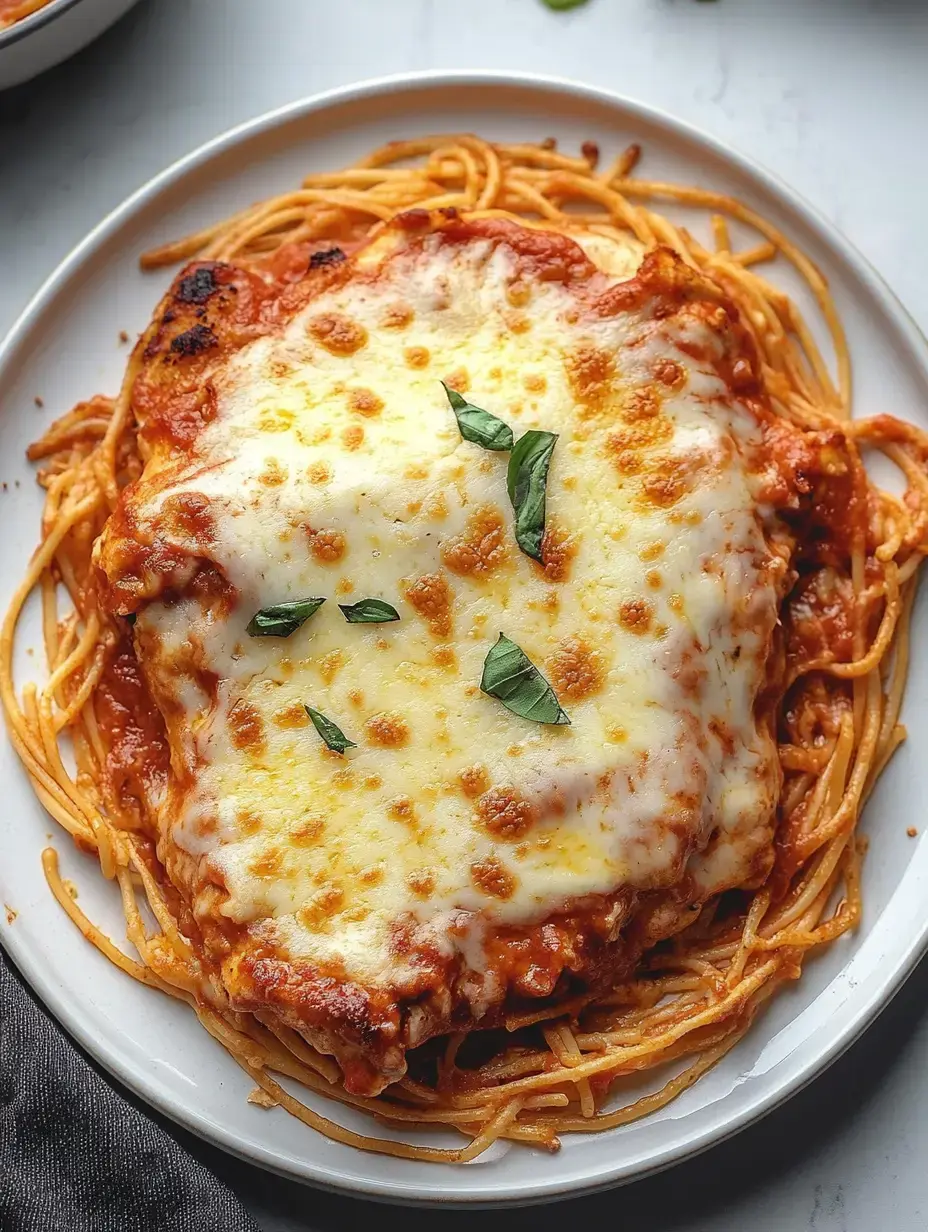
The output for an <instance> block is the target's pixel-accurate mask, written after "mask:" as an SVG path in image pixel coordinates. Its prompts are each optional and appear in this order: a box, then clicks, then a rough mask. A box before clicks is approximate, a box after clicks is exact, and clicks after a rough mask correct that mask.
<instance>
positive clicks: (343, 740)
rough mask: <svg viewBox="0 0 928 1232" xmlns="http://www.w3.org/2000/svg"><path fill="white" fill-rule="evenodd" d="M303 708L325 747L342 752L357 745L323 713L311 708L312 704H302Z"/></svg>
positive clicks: (334, 751)
mask: <svg viewBox="0 0 928 1232" xmlns="http://www.w3.org/2000/svg"><path fill="white" fill-rule="evenodd" d="M303 709H304V710H305V711H306V713H307V714H308V715H309V717H310V718H311V719H312V721H313V727H315V729H316V731H317V732H318V733H319V735H320V736H321V737H322V739H323V741H324V743H325V746H326V748H327V749H331V750H332V752H333V753H344V752H345V750H346V749H356V748H357V747H358V746H357V745H356V744H355V742H354V741H353V740H349V739H348V737H347V736H346V735H345V733H344V732H343V731H342V729H341V728H340V727H337V726H336V725H335V724H334V723H333V722H332V720H331V719H327V718H326V717H325V715H324V714H320V713H319V711H318V710H313V708H312V706H305V705H304V707H303Z"/></svg>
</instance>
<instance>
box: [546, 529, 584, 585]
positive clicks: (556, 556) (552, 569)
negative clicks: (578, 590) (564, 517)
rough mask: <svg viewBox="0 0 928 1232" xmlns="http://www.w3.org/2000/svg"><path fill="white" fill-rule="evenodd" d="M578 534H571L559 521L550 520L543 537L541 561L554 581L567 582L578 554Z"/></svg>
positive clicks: (548, 575) (549, 577)
mask: <svg viewBox="0 0 928 1232" xmlns="http://www.w3.org/2000/svg"><path fill="white" fill-rule="evenodd" d="M577 546H578V545H577V539H576V536H574V535H571V534H569V533H568V532H567V531H566V530H565V529H564V527H563V526H560V525H559V524H558V523H557V522H549V523H548V524H547V526H546V527H545V533H544V534H543V535H542V538H541V561H542V565H543V566H544V571H545V574H546V575H547V577H548V579H549V580H550V581H552V582H566V581H567V579H568V578H569V577H570V567H571V564H572V562H573V559H574V557H575V556H576V555H577Z"/></svg>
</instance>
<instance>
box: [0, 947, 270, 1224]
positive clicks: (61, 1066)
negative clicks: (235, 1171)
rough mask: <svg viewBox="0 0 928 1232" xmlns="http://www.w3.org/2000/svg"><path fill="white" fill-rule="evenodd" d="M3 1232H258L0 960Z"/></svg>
mask: <svg viewBox="0 0 928 1232" xmlns="http://www.w3.org/2000/svg"><path fill="white" fill-rule="evenodd" d="M0 1232H259V1229H258V1226H257V1224H256V1223H255V1222H254V1221H253V1220H252V1219H251V1217H250V1216H249V1215H248V1213H247V1212H246V1210H245V1209H244V1207H243V1206H242V1205H241V1204H240V1203H239V1201H238V1199H237V1198H236V1197H235V1196H234V1194H233V1193H232V1192H231V1190H229V1189H228V1188H227V1187H226V1186H225V1185H223V1184H222V1183H221V1182H220V1181H219V1180H217V1178H216V1177H215V1176H213V1174H212V1173H211V1172H210V1171H209V1170H208V1169H207V1168H205V1167H203V1165H202V1164H200V1163H198V1162H197V1161H196V1160H195V1159H194V1158H193V1157H192V1156H191V1155H190V1154H188V1152H187V1151H185V1150H184V1148H183V1147H182V1146H180V1145H179V1143H177V1142H175V1140H174V1139H173V1138H172V1137H171V1136H170V1134H168V1133H166V1132H165V1131H164V1130H163V1129H162V1128H161V1127H160V1126H159V1125H157V1124H155V1122H154V1121H152V1120H151V1119H150V1118H149V1117H147V1116H145V1115H144V1114H143V1113H142V1112H140V1111H139V1110H138V1109H137V1108H135V1107H134V1106H133V1104H131V1103H130V1102H129V1100H127V1099H126V1098H124V1097H123V1096H122V1095H120V1094H119V1093H118V1092H117V1091H116V1090H115V1089H114V1088H113V1087H112V1086H110V1084H109V1082H108V1081H107V1080H106V1079H104V1078H102V1077H101V1076H100V1074H98V1073H97V1071H96V1070H95V1069H94V1068H93V1067H92V1066H91V1065H90V1064H89V1063H88V1062H87V1061H86V1060H85V1059H84V1057H83V1055H82V1054H81V1053H80V1052H79V1051H78V1049H77V1047H76V1046H75V1045H74V1044H72V1043H71V1041H70V1040H69V1039H68V1038H67V1036H65V1035H64V1033H63V1032H62V1031H61V1029H60V1028H59V1027H58V1026H57V1025H56V1024H55V1023H54V1022H53V1021H52V1020H51V1019H50V1018H49V1017H48V1015H47V1014H46V1013H45V1011H44V1010H43V1009H42V1008H41V1007H40V1006H39V1005H38V1004H37V1002H36V1001H35V999H34V998H33V996H32V994H31V993H30V992H29V991H28V990H27V989H26V987H25V985H24V984H23V983H22V981H21V979H20V977H19V975H18V974H17V973H16V972H15V971H14V969H13V966H12V964H11V963H10V961H9V959H8V958H7V957H6V955H5V954H4V953H3V951H2V950H0Z"/></svg>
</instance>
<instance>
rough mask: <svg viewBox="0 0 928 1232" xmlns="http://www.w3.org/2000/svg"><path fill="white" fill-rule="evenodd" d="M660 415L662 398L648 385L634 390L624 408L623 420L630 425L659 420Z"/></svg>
mask: <svg viewBox="0 0 928 1232" xmlns="http://www.w3.org/2000/svg"><path fill="white" fill-rule="evenodd" d="M660 413H661V400H660V396H659V395H658V394H657V393H656V391H655V390H653V389H652V388H651V387H650V386H648V385H645V386H643V387H642V388H641V389H635V390H632V391H631V393H630V394H629V395H628V398H627V399H626V402H625V405H624V406H623V408H622V418H623V419H624V420H625V422H626V423H630V424H631V423H644V422H645V421H647V420H649V419H657V418H658V416H659V415H660Z"/></svg>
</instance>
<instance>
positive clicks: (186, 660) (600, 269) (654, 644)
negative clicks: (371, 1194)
mask: <svg viewBox="0 0 928 1232" xmlns="http://www.w3.org/2000/svg"><path fill="white" fill-rule="evenodd" d="M526 237H528V238H526ZM543 247H544V246H543V244H542V242H541V241H540V240H539V239H538V238H537V233H536V234H535V235H534V236H532V235H530V234H529V233H528V232H527V231H525V232H523V231H522V229H521V228H518V227H515V226H513V225H507V226H503V225H502V224H500V225H499V226H494V225H491V224H486V225H484V226H482V227H481V226H478V225H477V224H476V223H475V224H473V225H472V226H470V227H468V226H467V225H466V224H463V223H461V224H458V225H457V229H455V227H454V226H452V225H450V224H449V225H447V226H444V227H436V226H434V225H433V226H432V227H424V229H422V230H417V229H416V228H415V227H410V226H408V225H407V226H403V225H397V226H391V227H388V228H386V229H385V230H384V231H383V232H382V234H381V235H380V237H379V238H377V239H376V240H375V241H373V242H372V243H370V244H369V245H368V246H367V247H365V248H363V249H362V250H361V251H360V252H359V253H357V254H356V255H355V256H354V257H353V258H352V259H351V260H350V261H348V262H345V263H343V264H344V268H343V270H342V271H341V273H340V276H339V277H338V278H336V279H334V281H331V282H330V284H329V285H328V286H324V287H323V288H322V289H321V290H320V291H319V292H318V293H317V294H314V295H313V296H312V297H310V298H309V299H308V302H306V303H305V304H303V305H302V306H301V307H299V308H298V310H296V311H294V312H293V313H292V314H290V315H287V314H281V317H280V320H279V321H277V322H275V323H272V324H271V325H267V324H265V326H264V327H263V328H262V330H261V331H258V332H257V334H256V336H255V337H254V338H253V340H251V341H246V342H245V344H244V345H242V346H241V347H240V348H239V349H238V350H236V351H234V353H231V354H224V355H223V356H222V357H221V360H220V361H218V362H217V363H216V364H215V365H214V366H213V368H212V369H210V370H209V375H208V381H207V384H208V386H209V395H210V397H211V399H212V411H211V414H210V416H209V417H206V416H204V417H203V422H202V423H201V424H200V425H199V427H198V430H197V432H196V433H195V435H194V436H193V437H192V438H191V440H190V442H189V443H188V444H186V445H185V446H184V447H183V448H178V447H172V448H171V449H158V448H153V447H149V449H148V452H149V455H150V456H149V459H148V464H147V467H146V471H145V474H144V476H143V479H142V481H141V482H140V483H139V484H138V485H136V486H135V487H134V488H132V489H130V490H129V491H128V492H127V493H126V494H125V495H124V497H123V500H122V508H121V509H120V510H119V511H118V512H117V515H116V516H115V517H114V519H113V520H112V522H111V523H110V525H109V526H108V527H107V528H106V530H105V531H104V534H103V536H102V537H101V540H100V541H99V542H98V545H97V549H96V559H97V563H98V565H99V567H100V569H101V571H102V573H103V574H104V575H105V578H106V582H107V584H108V586H109V587H110V590H111V594H112V596H113V606H114V607H116V608H117V610H129V608H130V607H131V608H134V609H137V611H138V616H137V621H136V624H135V640H136V648H137V653H138V656H139V659H140V662H141V664H142V666H143V669H144V672H145V675H146V679H147V681H148V683H149V687H150V688H151V691H152V693H153V696H154V698H155V700H156V702H157V704H158V706H159V708H160V709H161V711H162V713H163V714H164V716H165V719H166V722H167V726H168V732H169V736H170V741H171V749H172V767H173V773H172V782H171V785H170V788H169V790H168V792H167V794H166V796H165V798H164V799H163V800H162V801H161V802H160V805H159V817H158V826H159V832H160V843H159V852H160V854H161V857H162V859H163V860H164V862H165V865H166V866H167V868H168V870H169V872H170V873H171V875H172V878H173V879H174V880H175V881H176V882H179V883H180V888H181V889H182V891H183V892H184V894H185V896H186V897H187V898H188V899H189V901H190V902H191V905H192V907H193V909H194V912H195V914H198V915H199V916H200V918H201V919H204V920H205V919H208V918H209V919H212V920H213V921H219V922H221V923H228V925H229V926H230V927H231V928H232V929H233V932H232V933H230V935H234V929H235V928H236V927H237V928H238V929H239V930H240V934H239V935H240V937H242V938H244V939H243V940H239V941H236V942H234V943H230V946H229V952H228V953H227V954H226V955H225V958H224V964H225V965H224V968H223V970H224V975H225V978H226V982H227V985H228V986H229V988H230V990H231V991H233V993H234V990H235V986H236V981H237V979H238V978H239V977H238V975H237V972H238V967H239V964H240V962H241V959H242V955H243V954H244V953H245V952H246V951H247V950H248V948H249V947H255V946H258V947H263V951H262V952H267V953H273V954H275V955H278V956H281V957H282V958H283V959H284V960H285V961H286V962H288V963H291V964H304V965H308V966H307V969H309V968H311V969H312V970H315V971H319V972H324V973H325V972H329V973H333V976H334V978H336V979H337V980H342V981H348V982H355V983H357V984H358V985H361V986H363V987H365V988H368V989H371V988H373V989H380V990H383V991H384V994H385V996H387V997H388V999H394V1000H401V999H402V998H403V996H407V995H408V996H411V995H413V994H414V993H415V991H416V988H417V978H418V974H417V973H418V972H419V970H420V966H419V964H420V963H421V960H422V957H423V955H426V954H427V955H432V956H435V955H438V956H439V957H440V958H441V959H442V960H443V961H449V962H452V963H453V964H454V966H455V969H456V970H457V971H458V972H464V973H465V975H466V979H464V980H462V981H461V987H463V988H464V990H465V991H464V995H465V996H466V998H467V1000H468V1001H469V1003H470V1009H471V1012H472V1014H473V1017H474V1019H475V1021H479V1019H480V1016H481V1014H482V1013H483V1012H484V1011H485V1009H486V1007H487V1006H488V1005H490V1004H492V1003H493V1002H494V1000H497V1001H498V1000H499V997H500V996H501V991H500V988H499V975H498V972H496V971H495V970H494V968H493V965H492V963H489V962H488V961H487V959H486V954H487V952H488V947H489V945H490V943H491V941H492V938H493V936H494V933H495V932H496V931H497V930H499V929H501V928H511V927H516V926H523V925H533V924H537V923H538V922H539V921H544V920H545V919H546V918H548V917H550V916H552V915H553V914H555V913H557V912H561V911H563V910H565V909H566V908H569V907H570V906H571V905H575V904H578V903H580V904H582V903H586V902H591V901H599V900H601V899H602V900H609V898H610V896H612V898H613V899H614V898H615V896H616V895H617V894H618V893H619V892H621V891H623V890H626V889H627V890H629V891H631V892H635V893H637V892H643V891H648V890H653V889H655V888H659V887H668V886H670V887H672V886H679V885H681V883H685V886H686V892H687V894H688V895H689V896H690V898H691V899H692V900H693V901H694V902H698V901H702V900H703V899H704V898H705V897H707V896H708V895H709V894H710V893H712V892H714V891H716V890H718V889H721V888H724V887H727V886H735V885H739V884H743V883H745V882H748V881H750V879H751V878H752V877H756V876H757V875H758V872H759V871H760V872H761V873H762V872H763V870H764V868H765V867H766V866H767V865H766V863H765V862H766V861H769V855H770V846H771V839H772V824H773V814H774V808H775V801H776V798H777V793H778V790H779V777H778V776H779V772H778V768H777V759H776V755H775V744H774V740H773V736H772V734H771V731H770V730H769V725H768V724H767V723H766V721H765V720H764V718H763V716H759V715H758V713H757V699H758V695H759V692H760V690H761V689H762V687H763V685H764V683H765V679H766V671H767V660H768V655H769V652H770V646H771V638H772V635H773V630H774V626H775V624H776V620H777V611H778V601H779V594H780V589H781V585H782V578H783V574H784V572H785V568H786V566H785V564H784V560H783V559H782V557H783V553H782V552H779V553H778V552H777V551H772V550H771V536H772V534H773V531H774V529H775V526H774V523H775V516H774V513H773V510H772V508H771V507H770V506H769V505H768V504H765V502H764V498H763V482H764V466H765V461H764V451H763V432H762V423H761V418H760V416H759V414H758V411H757V408H756V407H755V406H753V405H751V404H750V403H749V402H745V401H742V400H740V399H739V398H738V397H737V396H735V394H734V393H733V392H732V388H731V385H730V383H729V381H728V380H727V378H726V374H729V375H730V372H731V367H732V364H733V363H734V362H735V361H737V360H738V359H739V356H740V355H741V351H740V349H739V348H740V345H741V344H740V342H739V340H738V336H737V333H736V331H735V329H734V326H733V322H732V320H731V316H730V314H729V313H728V312H727V311H726V308H725V307H724V304H723V303H722V302H721V298H720V296H719V294H718V293H717V291H716V290H715V288H713V287H712V286H711V285H710V284H708V283H706V282H704V281H703V280H701V279H699V278H698V276H696V275H695V274H692V273H690V272H688V271H686V270H685V268H684V267H683V266H682V265H681V264H680V263H679V261H677V259H676V258H675V257H674V256H673V255H672V254H671V253H670V252H669V251H667V250H658V251H657V252H654V253H651V254H649V255H648V256H647V257H646V258H645V259H644V263H643V264H642V265H641V271H640V272H639V275H638V279H637V281H635V280H633V281H632V282H626V281H623V279H628V278H630V277H631V274H632V273H633V272H634V270H635V269H636V268H637V267H638V266H639V264H641V253H640V251H639V250H637V249H636V248H635V247H634V246H633V245H632V244H629V246H627V247H625V248H623V247H621V246H617V245H615V244H609V243H606V242H604V241H601V240H594V241H589V240H588V241H586V243H585V247H586V249H587V255H586V256H584V254H583V252H581V249H580V247H578V246H577V245H575V244H573V243H572V242H569V241H563V240H562V241H561V244H560V247H559V248H558V249H557V251H558V253H559V254H560V256H559V258H558V260H559V262H560V263H559V264H558V262H557V261H556V262H555V263H554V266H553V272H552V265H551V262H550V261H548V262H547V264H546V263H545V260H544V259H543V256H542V255H539V254H540V253H541V252H542V249H543ZM565 253H566V257H565V255H564V254H565ZM565 262H566V264H565ZM629 288H632V289H633V290H634V293H632V290H630V289H629ZM268 319H270V318H268ZM175 350H177V351H178V352H181V354H180V360H182V359H183V354H182V348H177V347H176V346H175ZM741 362H743V360H742V361H741ZM442 381H444V382H446V383H447V384H448V385H449V386H450V387H452V388H454V389H457V390H458V391H460V392H461V393H462V394H464V395H465V396H466V397H467V398H468V399H470V400H471V401H472V402H474V403H475V404H477V405H479V406H481V407H483V408H485V409H486V410H488V411H490V412H492V413H493V414H495V415H497V416H498V417H499V418H501V419H503V420H505V421H506V422H507V423H508V424H510V425H511V426H512V428H513V430H514V433H515V435H516V437H517V438H518V437H519V436H520V435H521V434H522V433H523V432H525V431H526V430H528V429H531V428H536V429H543V430H546V431H549V432H554V433H557V434H558V441H557V445H556V447H555V449H554V453H553V457H552V461H551V466H550V472H549V477H548V483H547V530H546V535H545V543H544V550H543V554H544V563H543V564H539V563H537V562H535V561H533V560H532V559H530V558H529V557H527V556H526V555H525V554H524V553H522V552H521V551H520V550H519V548H518V545H517V544H516V541H515V537H514V530H513V514H512V509H511V506H510V502H509V498H508V495H507V489H506V464H507V459H508V455H507V454H505V453H492V452H487V451H485V450H483V449H481V448H480V447H479V446H477V445H475V444H472V443H469V442H467V441H465V440H463V439H462V437H461V434H460V432H459V430H458V427H457V424H456V421H455V418H454V415H453V413H452V411H451V409H450V407H449V404H448V399H447V398H446V396H445V392H444V389H443V387H442V384H441V382H442ZM144 426H145V425H144V422H143V434H142V435H143V440H144ZM191 510H193V511H194V513H195V514H196V517H193V518H191ZM129 561H131V565H130V564H128V563H127V562H129ZM166 562H167V563H166ZM178 562H179V563H178ZM204 562H205V563H206V564H207V565H209V566H211V567H213V568H214V569H215V571H216V573H217V574H218V575H219V576H220V577H221V578H222V579H223V585H224V586H225V588H226V589H225V591H224V593H223V597H222V599H221V601H219V600H217V599H216V598H215V596H214V595H209V596H207V597H204V595H203V593H201V592H199V591H198V590H197V588H196V586H195V585H194V584H193V579H194V578H195V577H196V574H197V570H198V569H202V567H203V564H204ZM127 579H128V580H127ZM127 595H131V596H132V602H131V603H129V602H127V600H126V596H127ZM307 596H325V597H326V599H327V602H326V603H325V604H324V605H323V606H322V607H321V608H320V609H319V610H318V611H317V612H316V613H315V614H314V615H313V616H312V618H311V619H309V620H308V621H306V623H305V624H304V625H303V626H302V627H301V628H299V629H298V630H297V631H296V632H294V633H293V634H292V635H291V636H290V637H289V638H286V639H280V638H255V637H249V636H248V635H247V634H246V625H247V624H248V622H249V620H250V619H251V617H252V616H253V615H254V614H255V612H256V611H257V610H258V609H260V608H262V607H264V606H267V605H269V604H278V603H283V602H286V601H290V600H295V599H302V598H305V597H307ZM361 598H376V599H380V600H383V601H385V602H387V603H390V604H392V605H393V606H394V607H395V608H396V609H397V611H398V612H399V614H400V617H401V619H400V620H399V621H397V622H393V623H389V624H349V623H347V622H346V620H345V619H344V617H343V615H342V613H341V611H340V610H339V606H338V604H339V603H343V604H348V603H353V602H356V601H357V600H359V599H361ZM501 632H502V633H505V634H506V636H507V637H509V638H511V639H512V640H513V641H514V642H516V643H517V644H518V645H519V646H520V647H521V648H522V649H523V651H524V652H525V653H526V654H527V655H528V656H529V657H530V659H531V660H532V662H533V663H534V664H535V665H536V666H537V667H538V668H539V670H540V671H542V672H543V673H544V675H545V676H546V678H547V679H548V680H549V681H550V683H551V684H552V686H553V687H554V689H555V691H556V693H557V695H558V698H559V699H560V702H561V704H562V706H563V707H564V709H565V711H566V712H567V713H568V715H569V717H570V725H569V726H560V727H551V726H541V725H538V724H534V723H532V722H530V721H527V720H525V719H522V718H519V717H518V716H517V715H515V714H513V713H510V712H509V711H508V710H507V709H505V708H504V707H503V706H502V705H501V704H500V703H499V702H498V701H496V700H494V699H493V698H491V697H488V696H486V695H485V694H483V693H482V692H481V691H480V688H479V683H480V679H481V672H482V669H483V663H484V659H485V657H486V654H487V652H488V650H489V649H490V647H491V646H492V645H493V644H494V642H495V641H496V640H497V637H498V636H499V634H500V633H501ZM307 705H309V706H312V707H314V708H315V709H316V710H318V711H320V712H321V713H322V714H324V715H325V716H327V717H328V718H330V719H331V720H332V721H334V722H335V723H337V724H338V725H339V727H340V728H341V729H342V730H343V732H344V733H345V735H346V736H348V737H349V738H350V739H351V740H353V741H354V742H355V743H356V745H357V747H356V748H354V749H351V750H349V751H348V753H347V754H346V755H345V756H339V755H337V754H335V753H332V752H330V751H329V750H328V749H327V748H326V747H325V745H324V743H323V742H322V740H321V739H320V737H319V735H318V734H317V732H316V730H315V729H314V727H313V725H312V723H311V722H310V720H309V718H308V716H307V713H306V710H305V707H306V706H307Z"/></svg>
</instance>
